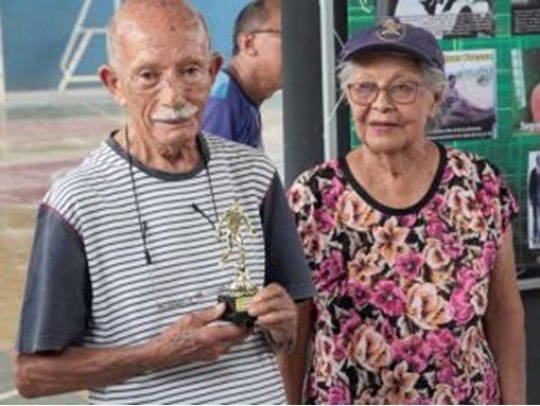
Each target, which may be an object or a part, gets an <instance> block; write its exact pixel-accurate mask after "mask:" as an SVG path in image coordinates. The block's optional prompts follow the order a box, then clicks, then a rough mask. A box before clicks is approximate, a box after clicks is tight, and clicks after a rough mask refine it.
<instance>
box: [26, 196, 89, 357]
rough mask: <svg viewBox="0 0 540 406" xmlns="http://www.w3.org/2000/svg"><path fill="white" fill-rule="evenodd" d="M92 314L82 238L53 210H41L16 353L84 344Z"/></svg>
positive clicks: (57, 349)
mask: <svg viewBox="0 0 540 406" xmlns="http://www.w3.org/2000/svg"><path fill="white" fill-rule="evenodd" d="M90 314H91V287H90V280H89V276H88V269H87V262H86V255H85V251H84V247H83V244H82V241H81V239H80V236H79V234H78V233H77V232H76V231H75V230H74V229H73V228H72V227H71V226H70V225H69V224H68V223H67V222H66V221H65V220H64V219H63V218H62V217H61V216H60V215H59V214H58V213H57V212H56V211H54V210H53V209H51V208H50V207H48V206H47V205H44V204H42V205H41V206H40V208H39V212H38V218H37V225H36V231H35V236H34V245H33V248H32V254H31V258H30V263H29V269H28V276H27V281H26V291H25V295H24V300H23V306H22V310H21V317H20V324H19V334H18V338H17V344H16V345H17V349H18V351H19V352H21V353H35V352H39V351H59V350H62V349H63V348H64V347H66V346H69V345H76V344H78V343H80V341H81V340H82V337H83V335H84V333H85V330H86V328H87V325H88V323H89V320H90Z"/></svg>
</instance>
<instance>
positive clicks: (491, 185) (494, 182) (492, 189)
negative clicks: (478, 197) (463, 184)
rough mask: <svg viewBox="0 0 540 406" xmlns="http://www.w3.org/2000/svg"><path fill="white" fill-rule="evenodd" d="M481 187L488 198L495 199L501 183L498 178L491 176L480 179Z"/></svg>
mask: <svg viewBox="0 0 540 406" xmlns="http://www.w3.org/2000/svg"><path fill="white" fill-rule="evenodd" d="M482 187H483V190H485V191H486V193H487V194H488V196H490V197H497V196H499V194H500V189H501V183H500V181H499V179H498V178H495V177H493V176H483V177H482Z"/></svg>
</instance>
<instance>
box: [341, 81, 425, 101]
mask: <svg viewBox="0 0 540 406" xmlns="http://www.w3.org/2000/svg"><path fill="white" fill-rule="evenodd" d="M422 86H426V85H425V84H423V83H418V82H412V81H411V82H396V83H390V84H389V85H387V86H383V87H380V86H378V85H377V84H376V83H374V82H360V83H351V84H349V85H348V86H347V91H348V93H349V99H350V100H351V102H353V103H354V104H359V105H361V106H367V105H369V104H371V103H373V102H374V101H375V100H376V99H377V97H378V96H379V93H380V91H381V90H384V91H385V93H386V96H387V97H388V98H389V99H390V101H391V102H392V103H395V104H409V103H412V102H414V101H415V100H416V96H417V95H418V88H419V87H422Z"/></svg>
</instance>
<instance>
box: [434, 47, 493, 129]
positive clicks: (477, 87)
mask: <svg viewBox="0 0 540 406" xmlns="http://www.w3.org/2000/svg"><path fill="white" fill-rule="evenodd" d="M444 59H445V64H446V76H447V82H448V83H447V87H446V92H445V94H444V99H443V101H442V103H441V111H440V114H439V117H438V119H437V122H436V125H435V127H434V128H433V129H432V130H431V131H430V133H429V136H430V137H431V138H433V139H465V138H494V137H495V136H496V124H497V116H496V105H497V103H496V97H497V80H496V79H497V78H496V71H497V70H496V57H495V50H494V49H475V50H469V51H447V52H445V53H444Z"/></svg>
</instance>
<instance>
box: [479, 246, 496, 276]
mask: <svg viewBox="0 0 540 406" xmlns="http://www.w3.org/2000/svg"><path fill="white" fill-rule="evenodd" d="M481 258H482V265H483V267H484V269H486V274H487V273H489V272H490V271H491V270H492V269H493V268H494V267H495V259H496V258H497V245H495V243H494V242H493V241H491V240H490V241H487V242H486V243H485V244H484V248H483V249H482V254H481Z"/></svg>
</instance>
